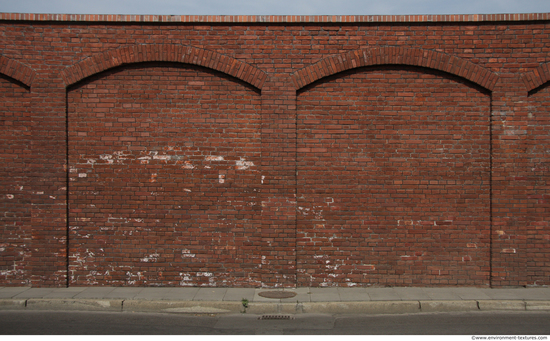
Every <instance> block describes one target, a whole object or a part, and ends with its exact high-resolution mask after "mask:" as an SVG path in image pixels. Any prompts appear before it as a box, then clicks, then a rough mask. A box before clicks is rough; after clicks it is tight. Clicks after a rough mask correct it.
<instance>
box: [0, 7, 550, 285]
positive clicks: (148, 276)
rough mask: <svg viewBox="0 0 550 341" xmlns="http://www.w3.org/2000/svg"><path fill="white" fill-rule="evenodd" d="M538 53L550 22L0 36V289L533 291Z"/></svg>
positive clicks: (233, 24)
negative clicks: (507, 288) (404, 288)
mask: <svg viewBox="0 0 550 341" xmlns="http://www.w3.org/2000/svg"><path fill="white" fill-rule="evenodd" d="M549 43H550V14H547V13H542V14H521V15H520V14H510V15H466V16H327V17H316V16H315V17H308V16H305V17H304V16H286V17H277V16H275V17H271V16H258V17H249V16H227V17H223V16H205V17H202V16H111V15H108V16H107V15H106V16H87V15H86V16H85V15H32V14H8V13H4V14H2V13H0V88H1V89H2V91H1V95H0V96H2V98H3V100H2V103H3V105H2V107H1V108H0V112H1V115H2V120H1V122H2V125H3V129H2V133H1V135H0V160H1V161H2V163H1V166H0V183H1V187H0V191H1V192H0V205H1V207H2V215H1V216H0V221H1V224H2V225H1V226H2V229H1V230H0V234H1V240H0V285H33V286H79V285H114V286H237V287H261V286H264V287H294V286H370V285H372V286H494V287H499V286H540V285H549V284H550V254H549V252H550V251H548V250H549V246H550V213H549V212H550V210H549V208H550V204H549V200H550V184H549V183H548V181H549V176H550V133H549V128H550V126H549V125H550V116H549V112H548V107H549V105H550V90H549V88H548V84H549V81H550V67H549V66H548V65H549V64H548V63H549V62H550V49H549V48H548V46H549Z"/></svg>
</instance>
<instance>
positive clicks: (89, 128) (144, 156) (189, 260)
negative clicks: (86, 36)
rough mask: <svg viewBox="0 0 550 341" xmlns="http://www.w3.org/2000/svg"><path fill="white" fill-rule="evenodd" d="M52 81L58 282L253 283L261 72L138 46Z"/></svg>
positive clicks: (205, 55)
mask: <svg viewBox="0 0 550 341" xmlns="http://www.w3.org/2000/svg"><path fill="white" fill-rule="evenodd" d="M63 78H64V80H65V83H66V84H67V85H71V86H70V87H69V88H68V92H67V108H68V110H67V115H68V121H69V123H68V139H69V143H68V145H69V147H68V160H69V162H68V163H69V176H68V179H69V186H68V188H69V195H68V203H69V219H68V220H69V238H68V239H69V243H68V244H69V247H68V249H69V250H68V254H69V262H68V263H69V265H68V272H69V285H94V284H101V285H127V286H149V285H160V286H256V285H258V283H259V282H258V281H259V274H256V273H254V269H255V264H256V263H257V262H258V260H259V259H258V257H259V255H258V252H257V251H256V250H255V249H253V247H257V246H255V245H253V242H252V241H253V240H255V239H258V238H259V236H258V234H259V229H258V225H259V220H258V219H259V217H260V214H259V212H261V205H260V204H259V202H258V200H259V190H258V187H259V184H260V173H259V169H258V166H259V159H260V152H261V139H260V133H259V132H260V127H261V98H260V94H259V91H258V90H259V89H261V88H262V85H263V81H264V79H265V74H264V73H263V72H262V71H260V70H258V69H257V68H255V67H253V66H251V65H248V64H246V63H243V62H240V61H237V60H235V59H232V58H229V57H227V56H222V55H220V54H217V53H215V52H211V51H207V50H202V49H198V48H193V47H177V46H171V45H148V46H133V47H127V48H121V49H117V50H114V51H108V52H105V53H102V54H100V55H96V56H92V57H90V58H88V59H86V60H83V61H82V62H80V63H78V64H77V65H75V66H72V67H69V68H67V69H66V70H65V71H64V72H63ZM80 80H82V81H80Z"/></svg>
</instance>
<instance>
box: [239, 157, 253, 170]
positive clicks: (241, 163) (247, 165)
mask: <svg viewBox="0 0 550 341" xmlns="http://www.w3.org/2000/svg"><path fill="white" fill-rule="evenodd" d="M235 164H236V166H237V169H239V170H245V169H249V168H250V167H253V166H254V162H252V161H246V160H245V159H244V158H242V157H241V158H240V160H238V161H236V162H235Z"/></svg>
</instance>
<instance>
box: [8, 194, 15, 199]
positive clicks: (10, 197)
mask: <svg viewBox="0 0 550 341" xmlns="http://www.w3.org/2000/svg"><path fill="white" fill-rule="evenodd" d="M6 198H8V199H10V200H11V199H13V198H15V195H13V194H6Z"/></svg>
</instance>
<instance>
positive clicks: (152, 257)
mask: <svg viewBox="0 0 550 341" xmlns="http://www.w3.org/2000/svg"><path fill="white" fill-rule="evenodd" d="M159 258H160V255H159V254H158V253H153V254H151V255H149V256H147V257H144V258H141V259H140V261H142V262H144V263H149V262H150V263H155V262H157V261H158V259H159Z"/></svg>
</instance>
